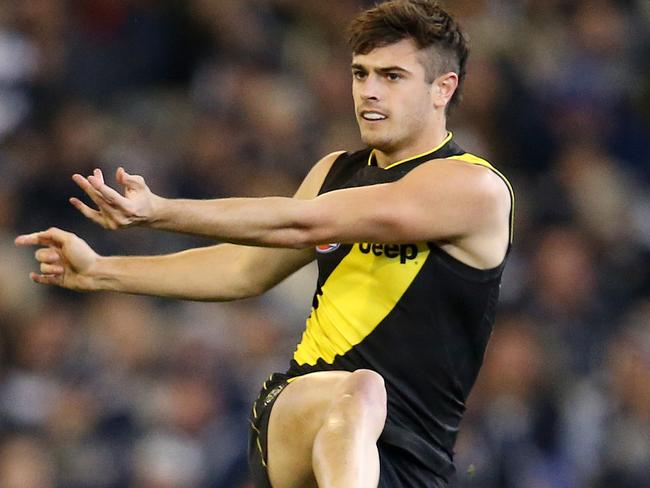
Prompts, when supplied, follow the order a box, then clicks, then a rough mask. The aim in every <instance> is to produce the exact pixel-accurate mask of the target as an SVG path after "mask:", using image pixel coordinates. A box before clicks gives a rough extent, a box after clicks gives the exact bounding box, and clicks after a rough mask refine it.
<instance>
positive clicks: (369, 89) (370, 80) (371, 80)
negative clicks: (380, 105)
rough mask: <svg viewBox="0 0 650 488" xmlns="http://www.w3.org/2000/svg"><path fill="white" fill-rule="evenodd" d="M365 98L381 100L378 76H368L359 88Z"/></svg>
mask: <svg viewBox="0 0 650 488" xmlns="http://www.w3.org/2000/svg"><path fill="white" fill-rule="evenodd" d="M359 92H360V93H359V94H360V95H361V98H363V99H364V100H379V99H380V98H381V86H380V84H379V82H378V80H377V77H376V76H368V77H367V78H366V80H365V81H364V82H363V84H362V85H361V89H360V90H359Z"/></svg>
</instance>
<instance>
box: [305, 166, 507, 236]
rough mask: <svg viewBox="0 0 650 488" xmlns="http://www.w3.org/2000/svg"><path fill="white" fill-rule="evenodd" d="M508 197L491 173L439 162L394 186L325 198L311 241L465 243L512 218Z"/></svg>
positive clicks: (317, 204) (316, 204)
mask: <svg viewBox="0 0 650 488" xmlns="http://www.w3.org/2000/svg"><path fill="white" fill-rule="evenodd" d="M504 192H505V193H506V194H507V189H506V188H505V186H504V184H503V182H502V181H501V180H500V179H499V177H498V176H496V175H494V174H493V173H492V171H490V170H488V169H486V168H481V167H478V166H477V167H475V166H470V165H468V164H465V163H458V162H449V161H436V162H435V163H432V164H426V165H422V166H420V167H418V168H416V169H415V170H413V171H411V172H410V173H409V174H408V175H406V176H404V177H403V178H402V179H400V180H398V181H396V182H393V183H384V184H378V185H371V186H366V187H359V188H350V189H344V190H337V191H333V192H329V193H326V194H323V195H321V196H319V197H318V198H316V199H315V200H313V204H312V206H311V210H310V212H311V216H310V219H311V220H312V221H314V222H315V223H314V225H313V228H312V234H311V237H310V239H309V240H310V242H383V243H403V242H413V241H437V240H445V239H449V240H451V239H457V238H462V237H466V236H468V235H474V234H478V233H481V232H483V231H484V230H485V229H490V228H491V227H493V226H494V224H495V223H496V222H498V221H499V219H501V220H502V216H503V215H504V214H505V215H507V211H506V210H505V207H504V202H505V201H506V200H505V199H504ZM507 200H508V202H509V197H508V198H507ZM508 205H509V203H508Z"/></svg>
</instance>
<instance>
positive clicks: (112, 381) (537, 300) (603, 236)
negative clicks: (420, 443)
mask: <svg viewBox="0 0 650 488" xmlns="http://www.w3.org/2000/svg"><path fill="white" fill-rule="evenodd" d="M370 4H371V2H369V1H362V0H331V1H328V2H324V1H322V0H185V1H183V0H2V1H0V251H1V252H0V256H1V257H0V486H2V487H3V488H121V487H132V488H192V487H197V488H203V487H206V488H208V487H209V488H244V487H249V486H250V482H249V481H248V474H247V468H246V458H245V449H246V442H247V429H248V425H247V416H248V413H249V408H250V405H251V402H252V400H253V398H254V397H255V396H256V394H257V390H258V388H259V386H260V384H261V382H263V381H264V379H265V378H266V377H267V376H268V374H269V373H271V372H273V371H284V370H285V369H286V367H287V366H288V361H289V358H290V356H291V353H292V351H293V348H294V347H295V345H296V343H297V342H298V340H299V337H300V333H301V330H302V327H303V325H304V318H305V317H306V315H307V314H308V311H309V309H308V307H309V304H310V302H311V294H312V293H313V289H314V278H315V272H314V268H313V267H308V268H307V269H305V270H303V271H301V272H300V273H298V274H297V275H296V276H295V277H293V278H291V279H290V280H289V281H288V282H286V283H284V284H282V285H280V286H279V287H278V289H276V290H274V291H272V292H270V293H269V294H268V295H266V296H264V297H262V298H258V299H253V300H246V301H243V302H240V303H231V304H206V303H192V302H174V301H168V300H161V299H150V298H143V297H135V296H124V295H114V294H108V293H102V294H75V293H71V292H66V291H62V290H57V289H46V288H43V287H38V286H37V285H35V284H33V283H31V282H30V280H29V278H28V273H29V271H32V270H35V261H34V260H33V257H32V250H25V249H16V248H15V247H14V246H13V238H14V237H15V236H16V235H17V234H19V233H23V232H28V231H35V230H42V229H45V228H47V227H49V226H54V225H55V226H59V227H62V228H64V229H67V230H71V231H74V232H77V233H78V234H79V235H81V236H82V237H83V238H85V239H87V241H88V242H89V243H90V244H91V245H92V246H93V247H94V248H95V249H96V250H97V251H98V252H100V253H102V254H153V253H156V254H160V253H167V252H173V251H175V250H180V249H185V248H187V247H193V246H204V245H210V244H211V242H210V241H207V240H198V239H195V238H190V237H183V236H175V235H169V234H164V233H157V232H154V231H145V230H139V229H133V230H126V231H117V232H109V231H105V230H102V229H101V228H99V227H97V226H95V225H94V224H92V223H90V222H88V221H85V219H84V218H83V216H81V215H80V214H79V213H78V212H77V211H76V210H75V209H74V208H73V207H72V206H70V205H69V203H68V202H67V200H68V197H70V196H80V195H81V192H80V190H79V189H78V188H77V187H76V186H75V185H74V183H73V182H72V181H71V180H70V176H71V175H72V174H73V173H82V174H90V172H91V171H92V169H93V168H95V167H100V168H102V169H103V170H104V172H105V173H106V174H107V175H111V174H112V173H113V172H114V170H115V169H116V168H117V166H118V165H123V166H124V167H125V168H126V169H127V170H128V171H130V172H132V173H137V174H142V175H143V176H145V178H146V180H147V182H148V183H149V185H150V187H151V188H152V189H153V191H154V192H156V193H158V194H161V195H164V196H169V197H174V196H179V197H180V196H182V197H187V198H213V197H228V196H261V195H290V194H291V193H292V192H293V191H294V190H295V188H296V187H297V185H298V183H299V182H300V180H301V179H302V177H304V175H305V174H306V172H307V171H308V170H309V168H310V166H311V165H312V164H313V163H314V162H315V161H317V160H318V159H319V158H320V157H322V156H323V155H325V154H327V153H329V152H331V151H333V150H337V149H349V150H355V149H359V148H361V142H360V141H359V137H358V131H357V128H356V123H355V120H354V116H353V111H352V100H351V95H350V79H351V77H350V73H349V61H350V54H349V50H348V48H347V45H346V38H345V34H344V31H345V27H346V25H347V23H348V22H349V20H350V19H351V18H352V17H353V16H354V15H355V13H357V12H358V11H359V10H360V9H361V8H362V7H366V6H369V5H370ZM446 5H447V6H448V7H449V8H450V10H451V11H452V12H454V13H455V14H456V15H457V16H458V17H459V18H460V19H461V20H462V23H463V24H464V26H465V28H466V30H467V31H469V33H470V37H471V39H472V54H471V56H470V63H469V66H468V78H467V81H466V84H465V87H464V100H463V103H462V104H461V106H460V107H458V108H457V109H455V110H453V111H452V114H451V118H450V121H449V127H450V129H451V130H452V131H454V134H455V138H456V140H457V141H458V143H459V144H460V145H461V146H463V147H464V148H465V149H467V150H470V151H472V152H475V153H477V154H480V155H483V156H485V157H486V158H488V159H489V160H491V161H492V162H493V163H494V164H495V165H496V166H497V167H498V168H499V169H500V170H502V171H503V172H504V173H506V174H507V175H508V176H509V178H510V179H511V181H512V182H513V185H514V187H515V192H516V196H517V207H516V209H517V213H516V228H515V246H514V250H513V253H512V255H511V257H510V263H509V266H508V268H507V270H506V273H505V275H504V283H503V287H502V303H501V308H500V312H499V315H498V319H497V324H496V326H495V330H494V334H493V337H492V340H491V343H490V346H489V348H488V352H487V355H486V359H485V364H484V368H483V370H482V372H481V375H480V377H479V381H478V382H477V385H476V387H475V390H474V392H473V393H472V395H471V397H470V399H469V402H468V411H467V414H466V418H465V420H464V421H463V424H462V425H461V435H460V438H459V441H458V445H457V449H456V451H457V452H456V459H457V464H458V473H457V476H456V480H455V481H454V486H455V487H458V488H605V487H607V488H642V487H648V486H650V482H649V481H648V480H650V191H649V189H650V3H649V2H647V0H448V1H447V2H446ZM206 271H208V272H210V273H214V276H215V280H218V279H219V270H218V269H214V270H206Z"/></svg>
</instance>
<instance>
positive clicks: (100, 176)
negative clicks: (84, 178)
mask: <svg viewBox="0 0 650 488" xmlns="http://www.w3.org/2000/svg"><path fill="white" fill-rule="evenodd" d="M93 176H94V177H95V178H97V179H98V180H99V181H100V182H102V183H104V173H102V170H101V169H99V168H95V170H94V171H93Z"/></svg>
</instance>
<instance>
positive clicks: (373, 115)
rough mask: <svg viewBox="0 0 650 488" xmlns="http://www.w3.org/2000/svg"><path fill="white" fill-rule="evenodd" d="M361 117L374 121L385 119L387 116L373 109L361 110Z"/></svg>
mask: <svg viewBox="0 0 650 488" xmlns="http://www.w3.org/2000/svg"><path fill="white" fill-rule="evenodd" d="M361 118H363V119H364V120H369V121H371V122H376V121H378V120H385V119H387V118H388V117H386V115H384V114H382V113H381V112H376V111H374V110H364V111H363V112H361Z"/></svg>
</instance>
